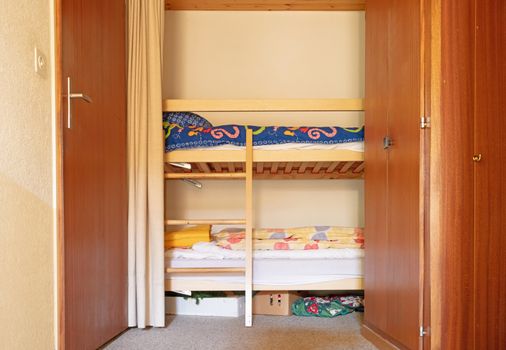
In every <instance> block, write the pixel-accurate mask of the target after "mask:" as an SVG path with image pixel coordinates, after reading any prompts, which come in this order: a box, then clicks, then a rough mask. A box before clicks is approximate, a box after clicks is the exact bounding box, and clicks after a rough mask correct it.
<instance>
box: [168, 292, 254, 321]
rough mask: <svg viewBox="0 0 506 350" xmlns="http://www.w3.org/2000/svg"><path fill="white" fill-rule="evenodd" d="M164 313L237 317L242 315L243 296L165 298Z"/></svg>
mask: <svg viewBox="0 0 506 350" xmlns="http://www.w3.org/2000/svg"><path fill="white" fill-rule="evenodd" d="M165 312H166V313H167V314H170V315H193V316H223V317H239V316H242V315H244V296H228V297H223V298H203V299H200V300H199V302H198V304H197V300H196V299H194V298H187V299H186V300H185V299H184V297H165Z"/></svg>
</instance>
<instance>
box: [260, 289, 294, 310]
mask: <svg viewBox="0 0 506 350" xmlns="http://www.w3.org/2000/svg"><path fill="white" fill-rule="evenodd" d="M298 298H300V296H299V295H298V294H297V293H295V292H279V291H277V292H258V293H256V294H255V296H254V297H253V314H255V315H278V316H290V315H292V304H293V302H294V301H295V300H297V299H298Z"/></svg>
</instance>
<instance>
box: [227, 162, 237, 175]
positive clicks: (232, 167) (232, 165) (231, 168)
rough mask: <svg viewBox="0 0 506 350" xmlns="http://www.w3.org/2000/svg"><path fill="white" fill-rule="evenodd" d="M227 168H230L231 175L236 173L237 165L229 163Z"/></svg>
mask: <svg viewBox="0 0 506 350" xmlns="http://www.w3.org/2000/svg"><path fill="white" fill-rule="evenodd" d="M227 168H228V172H229V173H234V172H235V165H234V163H233V162H229V163H227Z"/></svg>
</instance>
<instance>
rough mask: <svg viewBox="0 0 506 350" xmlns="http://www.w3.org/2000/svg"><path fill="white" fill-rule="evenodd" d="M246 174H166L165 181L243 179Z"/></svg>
mask: <svg viewBox="0 0 506 350" xmlns="http://www.w3.org/2000/svg"><path fill="white" fill-rule="evenodd" d="M245 177H246V173H244V172H240V173H168V174H165V178H166V179H169V180H171V179H244V178H245Z"/></svg>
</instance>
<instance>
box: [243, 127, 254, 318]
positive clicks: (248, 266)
mask: <svg viewBox="0 0 506 350" xmlns="http://www.w3.org/2000/svg"><path fill="white" fill-rule="evenodd" d="M245 212H246V247H245V252H246V257H245V261H244V263H245V266H244V267H245V270H246V271H245V274H244V293H245V298H246V300H245V301H246V307H245V326H246V327H251V326H252V325H253V131H252V130H251V129H249V128H247V129H246V206H245Z"/></svg>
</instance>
